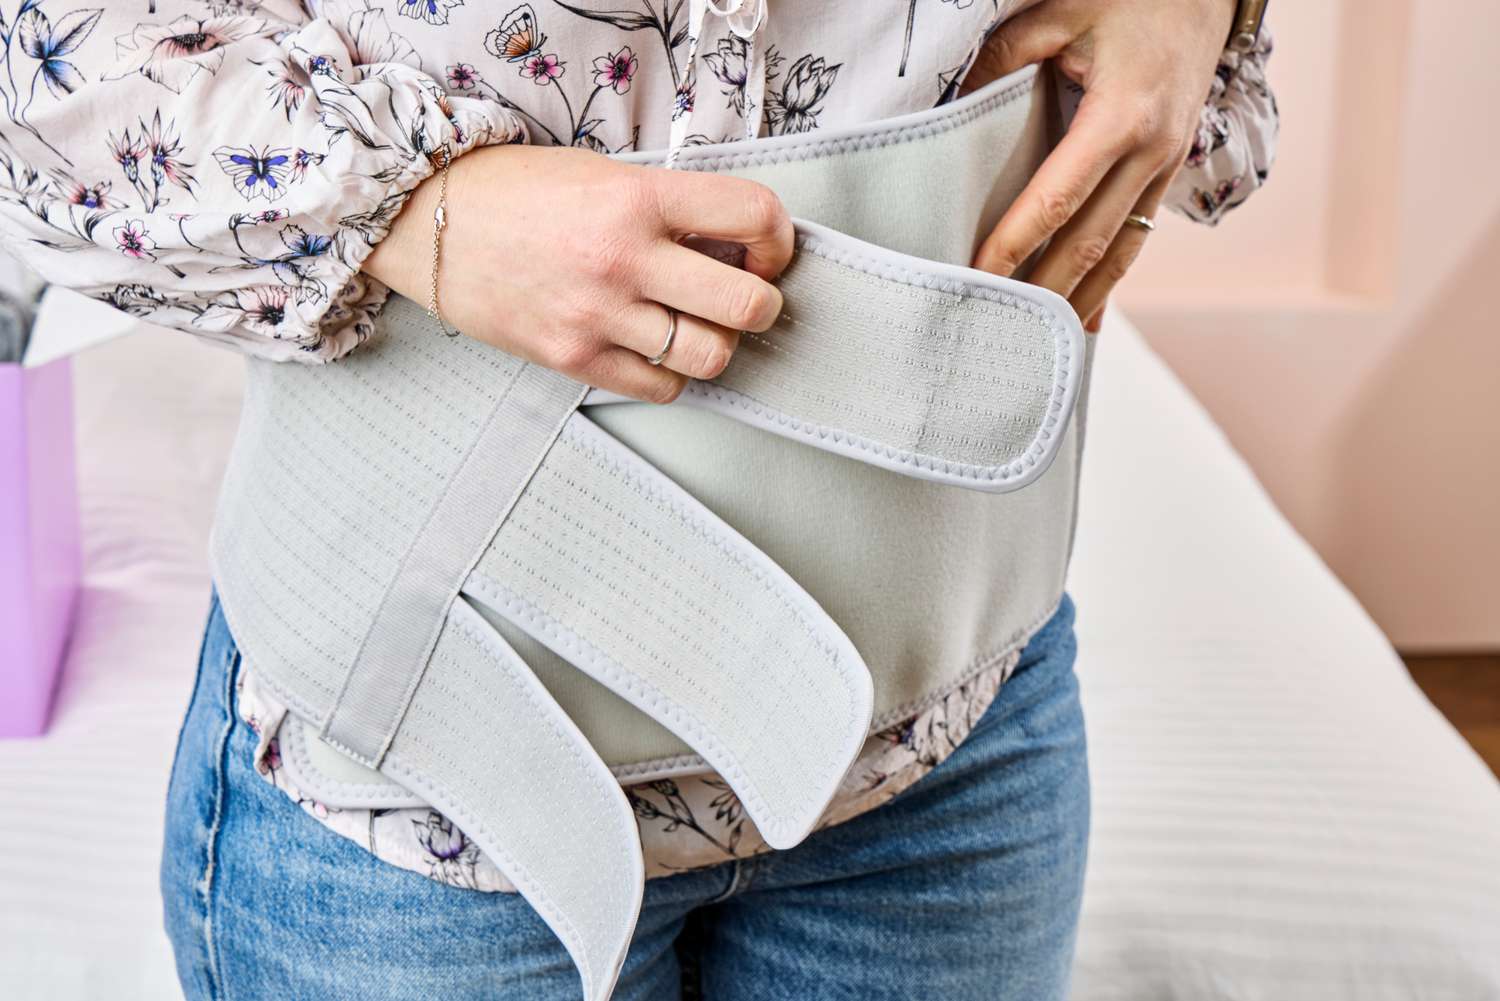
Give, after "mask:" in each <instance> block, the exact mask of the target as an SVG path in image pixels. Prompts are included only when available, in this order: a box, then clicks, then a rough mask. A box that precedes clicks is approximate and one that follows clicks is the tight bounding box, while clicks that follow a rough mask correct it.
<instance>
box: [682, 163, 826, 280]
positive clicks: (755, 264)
mask: <svg viewBox="0 0 1500 1001" xmlns="http://www.w3.org/2000/svg"><path fill="white" fill-rule="evenodd" d="M661 173H663V174H666V175H668V176H669V178H670V179H663V180H662V182H661V183H660V185H659V197H660V198H661V203H662V204H661V208H662V215H663V218H665V220H666V222H667V225H668V227H669V228H670V229H671V232H672V235H673V236H675V237H683V236H688V235H691V234H696V235H698V236H709V237H713V238H715V239H719V240H730V241H733V242H734V243H738V244H742V245H743V246H744V248H745V263H744V267H745V270H746V271H749V272H750V273H751V274H753V275H756V276H758V277H759V278H762V279H765V280H769V279H771V278H774V277H776V276H777V275H779V274H781V271H782V269H783V268H785V267H786V266H787V263H788V262H790V261H791V259H792V249H793V246H794V245H795V242H796V236H795V234H794V232H793V230H792V217H791V215H790V214H788V213H787V210H786V206H784V205H782V204H781V199H780V198H779V197H778V196H777V195H776V193H775V192H774V191H772V190H771V189H770V188H768V187H766V186H765V185H764V184H759V183H757V182H755V181H747V180H744V179H743V178H739V177H725V176H723V175H721V174H700V173H695V172H692V171H680V170H673V171H662V172H661Z"/></svg>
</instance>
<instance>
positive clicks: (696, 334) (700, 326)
mask: <svg viewBox="0 0 1500 1001" xmlns="http://www.w3.org/2000/svg"><path fill="white" fill-rule="evenodd" d="M669 327H670V319H669V317H668V314H667V310H666V307H665V306H663V305H661V304H660V303H656V302H640V303H636V304H635V305H633V306H631V307H630V308H629V309H627V310H624V311H623V312H622V313H621V315H620V323H619V326H618V328H617V329H616V330H614V331H611V334H612V337H613V339H614V340H615V342H616V343H617V344H619V345H620V346H621V347H624V348H629V349H630V350H632V351H634V352H635V353H636V354H639V355H641V356H642V357H643V358H654V357H656V353H657V352H658V351H660V350H661V349H662V346H663V345H664V344H666V341H667V330H668V329H669ZM739 343H740V335H739V332H738V331H736V330H730V329H729V328H727V327H721V326H719V325H718V324H716V323H709V322H708V321H707V320H704V319H701V318H699V317H696V316H693V315H691V314H689V313H683V312H678V313H677V331H676V333H674V334H673V335H672V343H671V345H670V346H668V348H667V353H666V354H665V355H663V356H662V360H661V365H662V367H664V368H669V369H671V370H672V371H674V372H681V373H682V374H683V375H686V376H689V377H691V378H693V379H712V378H714V376H716V375H718V374H719V373H720V372H722V371H724V367H725V366H726V365H728V364H729V359H730V358H731V357H733V356H734V349H735V348H736V347H738V346H739Z"/></svg>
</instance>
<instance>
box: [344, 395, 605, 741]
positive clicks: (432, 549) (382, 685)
mask: <svg viewBox="0 0 1500 1001" xmlns="http://www.w3.org/2000/svg"><path fill="white" fill-rule="evenodd" d="M586 391H587V387H585V386H582V385H580V384H579V383H576V382H574V381H573V380H571V379H568V378H567V377H565V376H562V375H559V374H558V373H556V372H553V371H551V370H549V369H545V368H541V367H539V366H536V365H526V366H523V367H522V368H521V369H520V370H519V371H518V372H517V374H516V377H515V381H514V382H512V383H511V385H510V387H509V388H508V389H507V390H506V392H505V394H504V395H503V396H502V397H501V398H500V400H499V402H498V403H497V404H496V405H495V408H494V409H493V410H492V411H491V412H490V415H489V419H488V420H487V421H486V422H485V427H484V430H483V431H482V432H480V435H479V437H478V438H477V439H476V440H475V442H474V447H473V449H472V450H471V451H470V452H469V454H468V456H466V457H465V459H464V461H463V464H462V465H461V466H460V467H459V468H458V470H457V471H456V472H455V473H454V475H453V479H452V480H451V481H450V482H449V483H448V488H447V490H446V491H445V492H444V494H443V496H442V498H441V500H439V501H438V504H437V507H436V508H434V509H433V511H432V513H431V515H430V516H429V517H428V518H427V521H426V522H425V523H424V524H423V525H422V528H421V530H420V531H419V532H418V533H417V536H416V538H415V539H414V540H413V542H412V545H411V548H410V549H409V550H407V553H406V557H405V559H404V560H403V561H402V564H401V569H400V572H399V573H397V574H396V575H395V578H394V579H393V580H392V582H391V586H390V588H389V590H387V591H386V593H385V597H384V598H383V599H382V600H381V603H380V608H379V610H378V611H377V612H376V614H375V619H374V622H373V623H372V625H371V627H370V631H369V632H368V633H367V634H366V635H365V639H364V642H363V643H362V644H361V646H360V650H359V655H358V657H356V659H355V661H354V664H353V666H351V667H350V669H349V673H348V674H347V675H346V676H345V678H344V684H343V687H342V689H341V690H340V692H339V696H338V700H337V701H336V702H335V703H334V706H333V711H332V712H330V713H329V715H328V720H327V722H325V723H324V725H323V729H322V731H321V736H322V738H323V739H324V740H326V741H328V743H330V744H332V745H333V746H334V747H337V748H338V749H339V750H341V751H343V752H344V753H346V754H349V755H351V756H353V757H354V758H356V759H357V760H359V761H361V762H363V763H364V764H366V765H369V766H370V767H372V768H374V767H378V766H379V764H380V762H381V760H382V759H383V758H384V757H385V753H386V750H387V749H388V748H389V746H390V742H391V737H392V735H393V734H394V733H395V731H396V727H397V726H399V725H400V723H401V718H402V716H403V715H404V714H405V712H406V706H407V704H408V703H409V702H410V701H411V695H412V692H413V691H414V690H415V688H416V685H417V682H418V681H419V680H420V678H421V675H422V670H423V667H424V666H425V665H426V663H427V660H428V658H429V656H430V655H431V653H432V647H433V644H434V643H436V642H437V637H438V633H439V631H440V630H441V629H442V626H443V620H444V618H445V617H446V616H447V614H448V608H449V606H450V605H451V604H452V603H453V599H454V597H455V596H456V595H457V594H458V588H459V584H460V583H461V582H462V581H463V579H464V578H465V577H466V576H468V574H469V571H470V570H471V569H472V568H473V565H474V562H475V560H476V559H477V558H478V556H479V554H480V553H482V552H483V551H484V549H485V546H486V545H488V543H489V541H490V539H491V538H493V537H494V535H495V532H496V531H497V530H498V529H499V527H500V524H501V522H502V521H504V520H505V516H506V515H507V514H508V513H509V512H510V509H511V507H512V505H514V504H515V501H516V498H517V497H518V496H520V493H521V491H522V489H524V488H525V486H526V483H527V482H528V481H529V480H530V479H531V476H532V473H534V472H535V470H536V467H537V465H538V464H539V463H540V462H541V460H542V457H543V456H545V455H546V454H547V449H548V448H549V447H550V446H551V444H552V442H553V440H554V439H555V438H556V437H557V434H558V432H559V431H560V430H561V429H562V426H563V423H564V422H565V421H566V420H567V418H568V415H569V414H571V413H572V412H573V411H574V410H575V409H577V407H578V403H579V401H580V400H581V399H583V394H584V393H585V392H586ZM437 405H439V406H441V405H442V404H441V402H440V401H438V403H437ZM518 457H524V459H520V460H519V461H518Z"/></svg>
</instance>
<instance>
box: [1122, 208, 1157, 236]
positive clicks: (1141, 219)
mask: <svg viewBox="0 0 1500 1001" xmlns="http://www.w3.org/2000/svg"><path fill="white" fill-rule="evenodd" d="M1116 218H1118V216H1117V217H1116ZM1125 225H1127V226H1134V227H1135V228H1136V229H1139V230H1141V231H1143V232H1146V233H1154V232H1155V231H1156V222H1155V220H1153V219H1152V218H1151V217H1150V216H1148V215H1142V214H1141V213H1140V212H1132V213H1130V214H1129V215H1128V216H1126V217H1125Z"/></svg>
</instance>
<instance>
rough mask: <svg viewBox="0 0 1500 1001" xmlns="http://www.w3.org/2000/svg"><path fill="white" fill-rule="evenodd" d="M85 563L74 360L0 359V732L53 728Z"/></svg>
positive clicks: (15, 734) (25, 732) (27, 733)
mask: <svg viewBox="0 0 1500 1001" xmlns="http://www.w3.org/2000/svg"><path fill="white" fill-rule="evenodd" d="M80 567H81V559H80V553H79V538H78V492H77V479H76V476H75V473H74V466H73V381H72V370H71V366H70V362H69V360H68V359H67V358H61V359H58V360H56V361H52V362H48V363H47V364H44V365H39V366H36V367H27V366H24V365H16V364H0V737H24V736H35V735H37V734H40V733H42V732H43V731H44V730H45V729H46V727H47V718H48V715H49V713H50V711H51V707H52V698H53V694H54V692H55V690H56V688H57V678H58V673H59V672H60V671H61V669H62V662H63V656H64V653H65V648H66V646H67V640H68V633H69V629H70V627H71V625H72V619H73V609H74V604H75V602H76V600H77V594H78V578H79V572H80Z"/></svg>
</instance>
